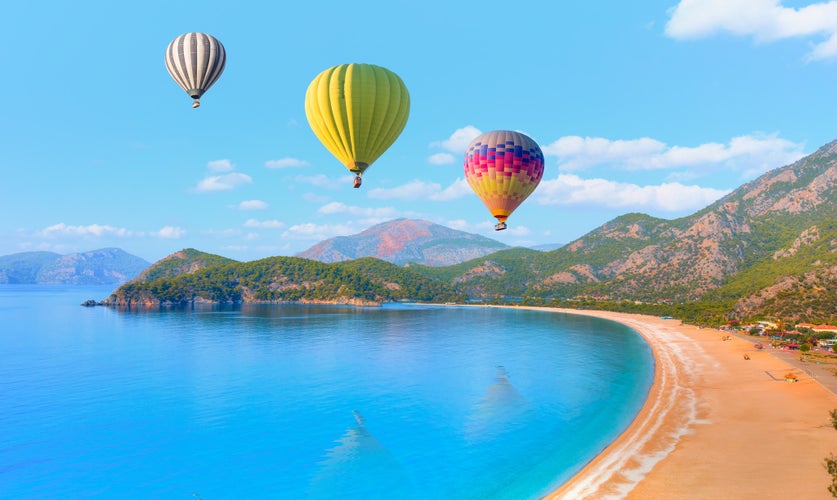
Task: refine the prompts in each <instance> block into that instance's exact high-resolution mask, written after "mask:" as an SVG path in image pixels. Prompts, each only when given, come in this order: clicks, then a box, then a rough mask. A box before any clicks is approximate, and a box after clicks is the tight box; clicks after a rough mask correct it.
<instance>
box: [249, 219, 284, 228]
mask: <svg viewBox="0 0 837 500" xmlns="http://www.w3.org/2000/svg"><path fill="white" fill-rule="evenodd" d="M244 227H258V228H262V229H280V228H283V227H285V223H284V222H282V221H278V220H276V219H273V220H262V221H260V220H257V219H247V222H245V223H244Z"/></svg>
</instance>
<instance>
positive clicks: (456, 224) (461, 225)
mask: <svg viewBox="0 0 837 500" xmlns="http://www.w3.org/2000/svg"><path fill="white" fill-rule="evenodd" d="M445 225H446V226H448V227H449V228H451V229H459V230H460V231H465V230H466V229H468V227H469V224H468V221H466V220H465V219H454V220H449V221H447V222H445Z"/></svg>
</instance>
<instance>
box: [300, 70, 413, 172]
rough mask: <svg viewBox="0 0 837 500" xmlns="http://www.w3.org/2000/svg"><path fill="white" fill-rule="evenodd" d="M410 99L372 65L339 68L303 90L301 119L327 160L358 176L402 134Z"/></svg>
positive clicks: (394, 77) (400, 86) (394, 79)
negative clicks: (327, 155) (304, 118)
mask: <svg viewBox="0 0 837 500" xmlns="http://www.w3.org/2000/svg"><path fill="white" fill-rule="evenodd" d="M409 114H410V94H409V93H408V92H407V87H406V86H405V85H404V82H403V81H402V80H401V78H399V76H398V75H396V74H395V73H393V72H392V71H390V70H388V69H386V68H383V67H381V66H375V65H374V64H341V65H339V66H334V67H332V68H329V69H327V70H325V71H323V72H322V73H320V74H319V75H317V77H316V78H314V80H313V81H312V82H311V84H310V85H308V91H307V92H306V93H305V115H306V116H307V117H308V124H309V125H310V126H311V130H313V131H314V134H315V135H316V136H317V138H318V139H320V142H322V143H323V145H324V146H325V147H326V149H328V150H329V151H330V152H331V154H333V155H334V156H335V157H337V159H338V160H340V162H342V163H343V165H345V166H346V168H348V169H349V170H350V171H351V172H354V173H355V182H354V187H360V183H361V175H363V172H364V171H366V169H367V168H369V165H371V164H372V162H374V161H375V160H377V159H378V157H379V156H381V155H382V154H383V153H384V151H386V150H387V148H389V147H390V146H391V145H392V143H393V142H395V139H397V138H398V136H399V135H400V134H401V131H402V130H404V126H405V125H406V124H407V117H408V115H409Z"/></svg>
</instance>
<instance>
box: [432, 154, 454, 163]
mask: <svg viewBox="0 0 837 500" xmlns="http://www.w3.org/2000/svg"><path fill="white" fill-rule="evenodd" d="M454 162H456V157H455V156H453V155H452V154H450V153H436V154H433V155H430V157H428V158H427V163H429V164H431V165H451V164H452V163H454Z"/></svg>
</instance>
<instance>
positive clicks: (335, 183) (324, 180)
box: [294, 174, 355, 189]
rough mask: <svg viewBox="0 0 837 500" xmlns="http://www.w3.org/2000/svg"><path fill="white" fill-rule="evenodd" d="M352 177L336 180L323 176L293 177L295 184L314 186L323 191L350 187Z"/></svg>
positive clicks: (342, 177)
mask: <svg viewBox="0 0 837 500" xmlns="http://www.w3.org/2000/svg"><path fill="white" fill-rule="evenodd" d="M354 178H355V177H354V176H353V175H352V176H341V177H338V178H333V177H328V176H326V175H323V174H317V175H297V176H296V177H294V180H296V181H297V182H302V183H304V184H311V185H312V186H316V187H318V188H324V189H340V188H342V187H348V186H351V185H352V180H354Z"/></svg>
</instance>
